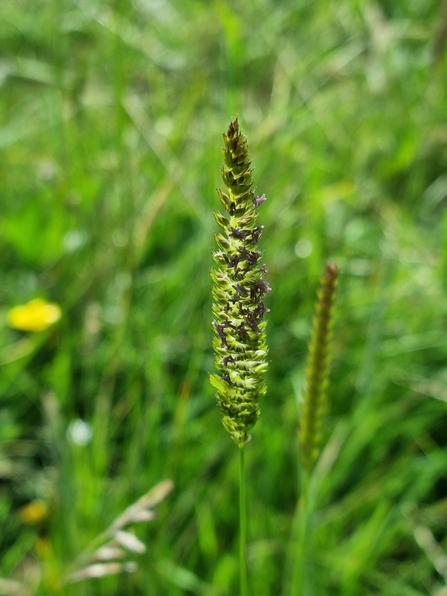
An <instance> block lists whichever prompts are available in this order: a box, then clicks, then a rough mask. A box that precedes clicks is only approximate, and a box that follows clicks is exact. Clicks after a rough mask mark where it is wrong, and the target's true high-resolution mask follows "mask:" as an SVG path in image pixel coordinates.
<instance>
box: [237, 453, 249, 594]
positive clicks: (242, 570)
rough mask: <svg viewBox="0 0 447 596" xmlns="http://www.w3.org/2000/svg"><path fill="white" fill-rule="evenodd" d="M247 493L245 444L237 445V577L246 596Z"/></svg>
mask: <svg viewBox="0 0 447 596" xmlns="http://www.w3.org/2000/svg"><path fill="white" fill-rule="evenodd" d="M246 547H247V493H246V489H245V444H242V445H240V446H239V577H240V589H241V596H248V579H247V559H246V556H245V551H246Z"/></svg>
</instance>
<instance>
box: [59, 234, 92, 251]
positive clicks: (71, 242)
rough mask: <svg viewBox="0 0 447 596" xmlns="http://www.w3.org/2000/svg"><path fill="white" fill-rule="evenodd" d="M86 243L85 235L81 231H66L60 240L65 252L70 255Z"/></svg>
mask: <svg viewBox="0 0 447 596" xmlns="http://www.w3.org/2000/svg"><path fill="white" fill-rule="evenodd" d="M86 241H87V233H86V232H84V231H83V230H68V232H66V233H65V234H64V237H63V238H62V244H63V247H64V249H65V252H68V253H72V252H75V250H77V249H78V248H80V247H81V246H82V245H83V244H85V243H86Z"/></svg>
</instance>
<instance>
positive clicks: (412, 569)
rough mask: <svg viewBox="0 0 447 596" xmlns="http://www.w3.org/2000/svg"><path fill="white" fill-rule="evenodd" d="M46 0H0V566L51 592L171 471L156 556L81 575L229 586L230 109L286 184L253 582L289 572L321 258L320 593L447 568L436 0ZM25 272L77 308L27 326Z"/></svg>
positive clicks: (267, 219)
mask: <svg viewBox="0 0 447 596" xmlns="http://www.w3.org/2000/svg"><path fill="white" fill-rule="evenodd" d="M38 4H39V6H38V9H37V8H36V3H35V2H31V1H30V0H22V1H21V2H18V1H16V0H4V1H3V2H2V19H1V23H0V54H1V61H0V91H1V93H0V119H1V127H0V153H1V155H0V180H1V186H0V189H1V190H0V193H1V199H0V255H1V258H0V275H1V284H0V313H1V317H2V320H3V324H2V325H0V363H1V367H0V526H1V528H2V531H1V532H0V577H1V578H8V580H10V581H17V582H22V581H23V580H24V579H27V580H29V581H30V582H33V581H35V582H36V584H37V585H39V588H38V589H37V590H38V593H39V594H47V593H51V589H53V588H52V586H53V585H54V584H53V582H52V578H53V577H54V576H55V575H56V576H57V573H58V572H59V571H63V570H65V569H66V568H68V566H69V565H70V564H71V563H72V562H73V561H74V560H75V558H76V556H77V555H78V554H79V553H80V552H82V551H83V550H84V548H85V547H86V546H87V545H88V544H89V543H90V541H91V540H92V539H93V538H94V537H95V536H97V535H98V534H100V533H101V532H102V531H104V529H105V528H107V527H109V526H110V524H111V523H112V521H113V520H114V519H115V518H117V517H118V516H119V515H120V514H121V513H122V512H123V511H124V510H125V509H126V508H127V507H128V506H129V505H130V504H131V503H132V502H134V501H135V500H136V499H137V498H138V497H140V496H141V495H142V494H144V493H145V492H147V490H149V488H150V487H152V486H154V485H155V484H156V483H157V482H158V481H159V480H161V479H163V478H172V480H173V481H174V483H175V491H174V493H173V494H172V495H171V496H170V497H169V499H168V500H167V502H166V503H163V504H162V505H161V506H160V516H159V518H158V519H157V520H154V522H152V523H151V524H148V525H144V526H141V527H138V528H137V529H136V533H137V536H138V538H139V539H140V540H142V541H143V542H144V543H145V544H147V545H148V550H147V553H146V554H144V555H141V556H138V557H136V560H137V563H138V566H139V570H138V572H137V573H136V574H133V575H124V576H122V577H110V578H99V579H98V580H90V581H89V582H85V583H82V584H81V583H80V584H78V585H76V586H73V587H69V588H67V589H66V591H64V595H65V593H66V594H68V596H70V594H75V595H76V596H90V595H96V594H102V595H104V596H105V595H111V594H135V595H146V594H150V595H151V596H178V595H180V594H185V593H186V594H201V595H207V596H211V595H212V596H224V595H225V596H226V595H227V594H234V593H236V590H237V588H236V586H237V570H238V563H237V544H236V536H235V528H236V527H237V507H235V503H236V502H237V473H236V472H237V458H236V455H237V454H235V453H234V447H233V445H232V444H231V441H228V440H225V437H224V436H222V430H221V425H220V421H219V415H218V414H217V413H216V407H215V398H214V395H213V393H214V391H213V388H212V387H211V386H210V385H209V382H208V373H209V371H211V370H212V369H213V353H212V348H211V336H212V330H211V329H210V322H211V320H212V314H211V297H210V285H211V284H210V280H209V270H210V268H211V267H212V266H213V262H212V257H211V251H212V250H213V234H214V232H215V231H216V224H215V221H214V219H213V216H212V212H213V210H214V209H215V203H216V196H215V188H216V187H218V186H219V184H220V180H219V171H218V168H219V166H220V163H221V159H222V158H221V153H220V147H219V139H220V134H221V131H222V130H223V129H224V127H225V126H226V124H227V123H228V121H229V119H230V118H235V117H236V116H237V117H238V118H239V122H240V123H241V127H242V129H243V130H244V132H245V133H246V134H247V136H248V137H249V139H250V150H251V153H252V158H253V162H254V163H255V164H256V171H255V176H256V186H257V188H259V189H262V192H265V194H266V195H267V196H268V197H269V201H267V202H266V203H265V204H264V205H263V216H262V223H263V225H264V226H265V230H266V232H267V230H268V235H267V233H265V235H264V237H263V239H262V250H263V251H264V261H265V262H266V263H267V264H268V269H269V273H268V276H267V281H268V283H269V284H270V285H271V287H272V288H274V291H273V292H271V294H269V295H268V297H267V298H268V300H267V306H268V307H269V309H270V311H271V312H270V313H269V326H268V338H267V339H268V345H269V358H270V362H269V370H268V373H267V384H268V386H269V393H268V396H266V398H265V399H263V400H262V413H263V415H262V417H261V418H260V419H259V420H258V422H257V424H256V427H255V428H254V429H253V431H252V432H253V441H250V443H249V444H248V445H247V481H248V482H247V489H248V495H247V496H248V501H249V503H250V512H249V520H248V522H249V526H250V527H249V537H250V542H249V544H248V548H247V559H248V565H249V573H250V578H251V580H252V587H253V592H254V593H256V594H257V595H259V596H271V595H272V594H278V593H279V592H280V589H281V583H282V577H283V571H284V561H285V553H286V550H287V543H288V539H289V535H290V527H291V520H292V518H293V515H294V508H295V504H296V500H297V496H298V495H299V493H300V487H299V482H298V479H297V478H296V476H297V474H296V466H297V459H298V447H297V439H296V431H297V425H298V414H297V406H296V402H297V400H299V396H300V395H301V392H302V388H303V380H304V375H305V358H306V353H307V344H308V340H309V336H310V331H311V319H312V314H313V310H314V297H315V291H316V287H317V284H318V278H319V276H320V274H321V271H322V269H323V266H324V263H325V262H326V261H327V260H329V259H331V260H332V259H334V260H335V261H336V262H337V264H338V266H339V268H340V272H341V274H340V280H339V286H338V296H337V310H336V314H335V321H334V347H333V363H332V371H331V391H330V393H331V396H332V397H331V403H330V404H329V408H328V414H327V416H326V417H325V418H324V420H323V426H322V453H321V456H320V458H319V461H318V463H317V465H316V467H315V470H314V486H311V487H310V492H311V493H312V491H314V494H315V495H318V497H315V502H314V505H313V508H312V513H311V516H310V520H309V524H310V528H309V529H310V530H311V532H310V533H309V535H312V536H313V538H312V541H311V543H310V544H309V545H308V549H309V550H308V554H307V560H306V565H305V567H304V572H305V573H306V574H307V577H305V578H303V585H304V586H314V587H313V588H309V590H313V592H312V591H309V592H308V593H307V594H306V595H305V596H312V595H313V594H314V593H315V594H317V595H319V594H325V595H326V594H334V595H337V596H365V595H367V596H369V595H373V594H383V595H385V596H388V595H389V596H395V595H396V594H399V595H400V594H402V595H405V594H409V595H412V596H413V595H414V594H420V595H423V594H426V593H427V592H428V593H436V592H437V591H438V592H440V591H441V589H442V588H443V587H444V586H445V583H446V581H445V578H444V577H443V576H442V575H441V574H440V573H439V571H438V570H437V568H436V564H437V559H436V557H434V555H433V553H434V552H435V551H434V550H433V549H431V550H430V545H432V543H431V542H430V541H427V540H426V541H425V542H424V540H421V536H422V537H424V536H426V535H427V534H426V533H425V534H424V533H423V532H422V533H421V532H420V530H418V528H419V529H420V528H421V527H423V528H425V529H428V530H430V531H431V532H432V535H433V537H434V540H435V542H436V543H437V544H438V545H439V546H440V548H441V549H442V550H443V551H444V552H445V549H446V544H447V537H446V534H445V529H444V528H445V526H446V524H445V494H446V479H447V458H446V457H445V448H446V433H445V428H446V424H447V410H446V383H447V377H446V372H445V363H446V361H447V345H446V341H445V329H444V328H445V321H446V319H447V306H446V304H447V302H446V299H445V292H446V280H447V275H446V274H447V268H446V264H447V234H446V231H447V227H446V216H445V213H444V211H445V202H446V196H447V179H446V171H447V145H446V142H445V138H446V134H445V132H446V124H445V114H446V99H445V89H446V86H447V61H446V56H445V52H441V54H440V55H439V59H438V61H437V62H436V63H434V62H433V61H432V55H431V50H432V47H433V44H434V42H435V39H437V38H438V31H439V30H440V26H441V20H442V15H441V11H440V3H423V2H414V1H412V2H404V1H403V0H397V1H394V2H390V1H387V2H385V1H377V2H372V1H367V2H358V1H356V0H341V1H339V2H296V1H292V0H285V1H282V2H274V1H273V0H255V1H254V2H247V3H238V4H237V5H236V4H235V3H231V2H226V3H225V2H219V1H217V2H212V3H209V2H202V1H198V0H192V1H191V2H181V1H180V0H161V1H160V2H156V3H152V2H145V1H144V0H135V2H123V1H121V0H117V1H115V2H107V1H106V2H104V1H101V2H99V1H98V0H92V1H89V2H87V1H86V0H81V1H78V0H77V1H76V2H74V1H73V0H58V1H56V0H47V1H45V2H39V3H38ZM437 47H439V43H438V46H437ZM35 297H43V298H46V299H48V300H49V301H51V302H56V303H58V304H59V305H60V306H61V308H62V311H63V316H62V318H61V320H60V323H58V325H57V326H55V327H54V328H51V329H48V330H47V331H45V332H42V333H40V334H38V335H27V334H23V333H21V332H18V331H15V330H13V329H9V328H8V327H7V326H6V315H7V311H8V310H9V309H10V308H11V307H13V306H15V305H18V304H24V303H26V302H28V301H29V300H30V299H32V298H35ZM77 420H81V421H82V422H85V423H86V424H87V425H88V427H87V428H88V429H89V430H90V433H91V438H90V439H88V440H87V439H85V440H86V441H87V442H83V441H82V440H81V441H80V439H79V436H78V435H76V432H75V431H74V430H73V429H76V428H77V427H73V423H75V422H76V421H77ZM84 436H85V437H88V433H87V435H84ZM34 499H40V500H43V501H44V502H45V503H46V504H47V506H48V512H49V515H48V518H47V519H45V520H42V522H41V523H40V525H37V526H33V527H31V526H26V525H25V524H23V523H22V522H21V521H20V517H19V511H20V508H21V507H22V506H24V505H26V504H27V503H29V502H31V501H33V500H34ZM39 569H44V571H45V576H44V578H42V579H40V578H39V576H38V570H39Z"/></svg>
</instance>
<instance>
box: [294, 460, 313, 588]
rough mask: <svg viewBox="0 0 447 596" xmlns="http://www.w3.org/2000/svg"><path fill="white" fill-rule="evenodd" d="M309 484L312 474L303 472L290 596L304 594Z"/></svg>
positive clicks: (296, 515)
mask: <svg viewBox="0 0 447 596" xmlns="http://www.w3.org/2000/svg"><path fill="white" fill-rule="evenodd" d="M309 482H310V474H309V473H308V472H307V471H306V470H302V476H301V491H300V496H299V499H298V505H297V510H296V514H295V523H294V532H293V536H292V540H293V542H294V545H293V547H292V548H294V551H295V552H294V554H293V571H292V582H291V590H290V596H302V594H303V569H304V560H305V558H306V550H307V530H308V514H309Z"/></svg>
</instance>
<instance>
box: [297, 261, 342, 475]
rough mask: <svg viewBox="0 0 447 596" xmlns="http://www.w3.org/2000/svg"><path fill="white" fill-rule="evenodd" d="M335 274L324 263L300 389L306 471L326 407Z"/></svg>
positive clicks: (311, 464) (310, 466) (313, 455)
mask: <svg viewBox="0 0 447 596" xmlns="http://www.w3.org/2000/svg"><path fill="white" fill-rule="evenodd" d="M337 277H338V268H337V265H336V264H335V263H328V264H327V265H326V268H325V271H324V273H323V276H322V278H321V284H320V289H319V290H318V300H317V308H316V312H315V316H314V320H313V329H312V336H311V340H310V345H309V355H308V358H307V368H306V383H305V388H304V391H303V405H302V411H301V420H300V430H299V433H298V437H299V444H300V458H301V464H302V466H303V468H304V469H305V470H307V471H308V472H311V471H312V469H313V467H314V465H315V462H316V460H317V457H318V450H319V440H320V428H321V419H322V417H323V413H324V410H325V408H326V390H327V385H328V377H329V364H330V344H331V337H332V315H333V310H334V302H335V292H336V287H337Z"/></svg>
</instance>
